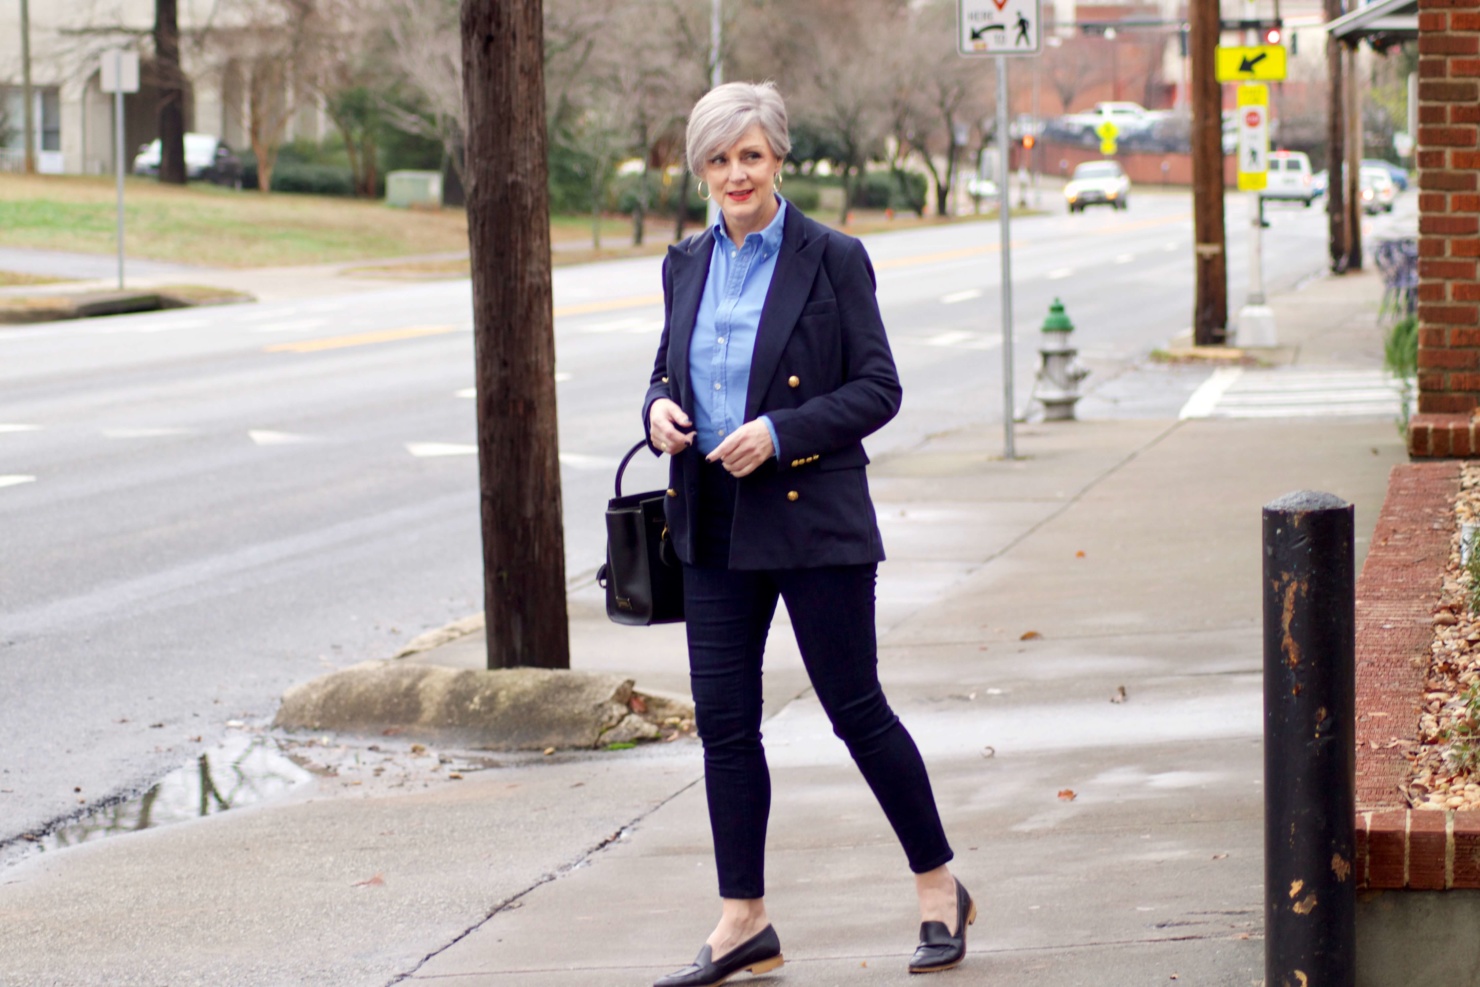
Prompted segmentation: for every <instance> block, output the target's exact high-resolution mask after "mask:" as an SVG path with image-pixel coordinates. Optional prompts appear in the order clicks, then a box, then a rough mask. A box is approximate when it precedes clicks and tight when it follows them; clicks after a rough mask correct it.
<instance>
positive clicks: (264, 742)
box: [27, 734, 314, 852]
mask: <svg viewBox="0 0 1480 987" xmlns="http://www.w3.org/2000/svg"><path fill="white" fill-rule="evenodd" d="M313 777H314V775H313V773H312V772H310V771H308V770H306V769H305V768H303V767H300V766H299V765H298V764H297V763H295V762H294V761H292V760H291V759H289V758H288V757H287V756H286V755H284V754H283V753H282V751H281V750H280V749H279V748H278V745H277V742H276V741H275V740H273V738H271V737H269V736H264V735H261V734H243V735H240V736H233V737H230V738H228V739H227V740H225V741H223V742H222V743H221V744H219V745H217V746H216V747H213V748H211V749H210V750H207V751H203V752H202V753H201V754H200V755H198V756H197V757H194V758H192V759H191V760H189V761H187V762H186V763H185V764H183V765H181V766H180V767H179V768H177V769H176V770H174V771H172V772H170V773H169V774H168V775H166V776H165V777H163V778H161V779H160V780H159V781H158V782H157V783H156V784H155V785H154V786H153V787H151V788H150V789H149V790H148V791H146V792H144V793H143V794H142V795H138V796H135V797H134V798H131V799H127V800H125V801H121V802H115V803H113V804H112V805H108V806H104V807H102V808H100V809H97V810H96V811H94V812H91V813H89V814H88V815H86V816H83V817H82V818H80V819H77V820H74V821H72V822H69V823H64V824H63V825H60V826H57V827H56V828H55V829H53V830H51V831H50V832H48V833H47V834H46V835H44V836H42V837H40V838H38V839H35V840H28V841H27V842H28V844H29V845H30V846H31V847H33V848H35V849H38V850H41V851H43V852H44V851H48V850H64V849H66V848H68V847H73V846H77V845H79V844H82V843H89V842H96V841H97V840H101V839H106V838H107V837H110V836H119V835H122V834H124V833H137V832H140V831H141V830H145V829H153V828H155V827H158V826H166V825H169V824H170V823H176V822H184V821H186V820H188V819H200V818H202V817H204V816H213V815H217V814H219V813H222V812H225V811H227V810H228V809H236V808H241V807H243V806H248V805H255V804H257V803H259V802H265V801H267V800H268V799H272V798H276V797H277V796H279V795H282V794H284V793H286V792H288V791H290V790H292V789H294V788H297V787H298V786H299V785H302V784H304V783H306V782H308V781H310V780H312V778H313Z"/></svg>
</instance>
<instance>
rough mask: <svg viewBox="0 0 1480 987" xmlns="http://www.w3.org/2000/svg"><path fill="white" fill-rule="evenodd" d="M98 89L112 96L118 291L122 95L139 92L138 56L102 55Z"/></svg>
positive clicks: (114, 52) (120, 271) (119, 52)
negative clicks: (116, 189)
mask: <svg viewBox="0 0 1480 987" xmlns="http://www.w3.org/2000/svg"><path fill="white" fill-rule="evenodd" d="M99 75H100V77H101V78H100V80H99V81H100V82H101V86H100V88H101V89H102V90H103V92H105V93H112V94H113V138H114V139H113V158H114V161H113V164H114V168H115V170H116V171H117V172H118V290H119V291H122V290H123V170H124V161H123V154H124V148H123V94H124V93H136V92H138V91H139V53H138V52H136V51H124V50H123V49H121V48H114V49H112V50H110V51H105V52H103V62H102V65H101V66H99Z"/></svg>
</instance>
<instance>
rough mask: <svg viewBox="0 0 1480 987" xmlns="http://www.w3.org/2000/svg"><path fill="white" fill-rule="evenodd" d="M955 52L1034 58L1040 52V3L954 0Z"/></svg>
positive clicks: (1041, 47) (1041, 38)
mask: <svg viewBox="0 0 1480 987" xmlns="http://www.w3.org/2000/svg"><path fill="white" fill-rule="evenodd" d="M957 13H958V14H959V16H958V17H957V22H956V29H957V34H956V51H957V52H958V53H959V54H962V55H968V56H969V55H1036V54H1038V53H1039V52H1040V51H1042V50H1043V35H1042V34H1041V32H1040V31H1039V25H1040V23H1041V22H1042V20H1043V3H1042V0H957Z"/></svg>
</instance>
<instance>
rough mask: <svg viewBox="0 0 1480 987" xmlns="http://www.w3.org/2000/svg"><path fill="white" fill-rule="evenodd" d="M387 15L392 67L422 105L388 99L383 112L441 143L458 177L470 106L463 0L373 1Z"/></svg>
mask: <svg viewBox="0 0 1480 987" xmlns="http://www.w3.org/2000/svg"><path fill="white" fill-rule="evenodd" d="M366 9H367V10H379V11H380V13H381V15H382V16H383V17H384V25H385V30H386V33H387V35H388V37H389V42H390V43H389V45H388V47H387V50H386V60H387V68H388V69H389V70H390V71H391V72H392V73H394V74H395V75H396V76H397V77H398V78H399V80H400V81H401V83H402V84H403V85H404V87H405V88H406V89H407V90H409V91H410V92H411V93H412V94H414V95H415V97H416V102H417V103H418V104H419V105H418V106H417V108H416V109H414V110H409V109H407V108H406V107H404V106H402V105H400V104H398V103H396V102H394V101H390V100H385V99H382V100H381V102H380V110H381V112H382V113H383V114H384V115H385V118H386V121H387V122H388V123H390V125H391V126H393V127H395V128H397V129H398V130H402V131H405V132H406V133H408V134H416V135H418V136H421V137H427V138H430V139H432V140H435V141H438V142H439V143H441V145H442V150H443V153H444V154H445V155H446V157H447V160H448V161H449V162H450V163H451V165H452V169H453V171H454V172H455V173H456V174H457V176H458V178H459V179H461V180H462V181H463V182H464V184H466V180H467V176H466V175H465V174H464V173H463V141H464V133H465V130H466V128H465V126H464V120H465V115H464V114H465V112H466V110H465V108H464V105H463V77H462V73H463V65H464V60H463V54H462V42H461V40H460V35H459V29H458V0H378V2H376V0H371V2H370V4H369V6H368V7H367V8H366Z"/></svg>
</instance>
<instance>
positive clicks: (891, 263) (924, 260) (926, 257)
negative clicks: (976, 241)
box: [874, 243, 1017, 270]
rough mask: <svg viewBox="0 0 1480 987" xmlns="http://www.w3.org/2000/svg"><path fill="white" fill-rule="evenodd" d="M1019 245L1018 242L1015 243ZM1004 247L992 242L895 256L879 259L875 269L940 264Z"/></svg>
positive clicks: (992, 252)
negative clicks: (934, 251)
mask: <svg viewBox="0 0 1480 987" xmlns="http://www.w3.org/2000/svg"><path fill="white" fill-rule="evenodd" d="M1013 246H1017V244H1013ZM1000 249H1002V248H1001V247H1000V246H999V245H998V244H995V243H993V244H990V245H988V246H985V247H963V248H961V249H960V250H946V251H942V252H941V253H938V254H917V255H915V256H914V257H895V258H892V259H890V260H881V261H877V262H875V264H874V270H883V269H885V268H890V267H915V266H917V265H919V264H939V263H942V262H943V261H948V260H962V259H963V258H966V257H980V256H981V255H982V254H995V253H996V252H997V251H998V250H1000Z"/></svg>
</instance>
